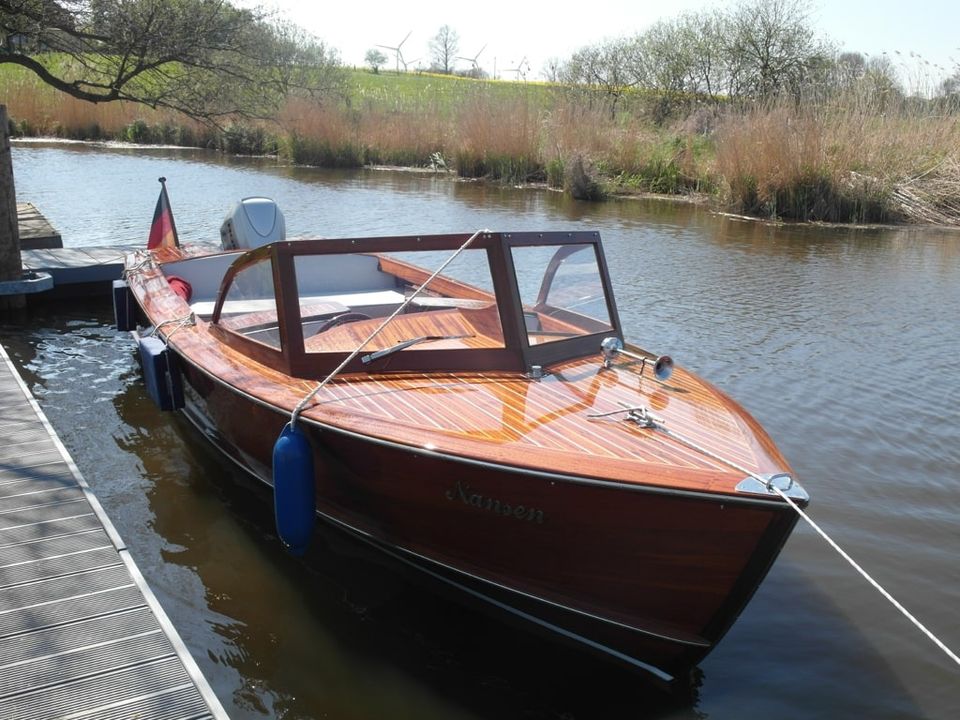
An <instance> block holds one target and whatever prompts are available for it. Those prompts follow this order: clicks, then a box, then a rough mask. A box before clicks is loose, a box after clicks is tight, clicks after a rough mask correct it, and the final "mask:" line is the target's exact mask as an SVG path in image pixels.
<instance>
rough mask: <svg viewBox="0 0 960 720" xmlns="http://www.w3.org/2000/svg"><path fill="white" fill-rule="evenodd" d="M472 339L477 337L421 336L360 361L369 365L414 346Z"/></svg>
mask: <svg viewBox="0 0 960 720" xmlns="http://www.w3.org/2000/svg"><path fill="white" fill-rule="evenodd" d="M470 337H476V335H420V336H419V337H415V338H410V339H408V340H401V341H400V342H398V343H397V344H396V345H391V346H390V347H388V348H384V349H383V350H377V351H376V352H372V353H370V354H368V355H364V356H362V357H361V358H360V361H361V362H362V363H363V364H364V365H367V364H369V363H372V362H373V361H374V360H379V359H380V358H382V357H386V356H387V355H393V353H395V352H399V351H401V350H406V349H407V348H408V347H410V346H412V345H417V344H419V343H422V342H431V341H433V340H460V339H461V338H470Z"/></svg>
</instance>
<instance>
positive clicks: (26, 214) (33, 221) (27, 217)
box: [17, 203, 63, 250]
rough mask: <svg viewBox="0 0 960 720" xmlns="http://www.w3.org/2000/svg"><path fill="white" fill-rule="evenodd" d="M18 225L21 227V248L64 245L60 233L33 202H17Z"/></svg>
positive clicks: (36, 248) (35, 248) (30, 248)
mask: <svg viewBox="0 0 960 720" xmlns="http://www.w3.org/2000/svg"><path fill="white" fill-rule="evenodd" d="M17 225H18V227H19V229H20V249H21V250H38V249H41V248H61V247H63V238H62V237H60V233H58V232H57V231H56V230H55V229H54V227H53V225H51V224H50V221H49V220H47V219H46V218H45V217H44V216H43V215H42V214H41V213H40V211H39V210H37V208H36V206H34V204H33V203H17Z"/></svg>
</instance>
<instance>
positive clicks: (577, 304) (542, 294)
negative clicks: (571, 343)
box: [511, 244, 613, 345]
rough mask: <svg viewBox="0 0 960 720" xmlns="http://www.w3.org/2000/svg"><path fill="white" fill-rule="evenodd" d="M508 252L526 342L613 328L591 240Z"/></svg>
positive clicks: (559, 338) (540, 342) (562, 337)
mask: <svg viewBox="0 0 960 720" xmlns="http://www.w3.org/2000/svg"><path fill="white" fill-rule="evenodd" d="M511 252H512V253H513V264H514V267H515V268H516V273H517V288H518V290H519V291H520V301H521V302H522V303H523V316H524V323H525V325H526V330H527V341H528V342H529V343H530V344H531V345H539V344H543V343H548V342H554V341H556V340H563V339H565V338H570V337H577V336H580V335H591V334H594V333H602V332H609V331H610V330H612V329H613V327H612V325H611V323H610V311H609V309H608V307H607V297H606V294H605V292H604V287H603V280H602V277H601V275H600V266H599V264H598V263H597V255H596V250H595V249H594V246H593V245H588V244H583V245H562V246H556V245H535V246H530V247H515V248H512V249H511Z"/></svg>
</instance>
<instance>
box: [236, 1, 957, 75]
mask: <svg viewBox="0 0 960 720" xmlns="http://www.w3.org/2000/svg"><path fill="white" fill-rule="evenodd" d="M354 3H355V4H354ZM242 4H248V5H249V4H254V3H253V2H245V3H242ZM256 4H260V5H262V6H264V7H267V8H274V9H276V10H277V11H278V12H279V14H280V16H281V17H284V18H286V19H288V20H292V21H293V22H295V23H296V24H298V25H300V26H301V27H303V28H304V29H306V30H307V31H308V32H310V33H311V34H313V35H315V36H317V37H319V38H320V39H321V40H323V41H324V42H325V43H327V44H328V45H330V46H332V47H334V48H336V49H337V50H339V52H340V55H341V59H342V60H343V61H344V62H345V63H346V64H348V65H356V66H362V65H364V64H365V63H364V55H365V54H366V52H367V50H369V49H370V48H372V47H374V46H376V45H387V46H391V47H396V46H397V45H398V44H399V43H400V42H401V41H403V40H404V38H405V37H406V36H407V34H408V33H409V37H407V39H406V42H405V43H404V44H403V47H402V50H401V52H402V54H403V57H404V59H405V60H406V61H407V63H408V67H409V68H410V69H411V70H413V69H414V68H415V67H416V66H417V65H420V66H421V67H424V68H425V67H427V66H428V65H429V64H430V51H429V48H428V43H429V41H430V39H431V38H432V37H433V36H435V35H436V34H437V31H438V30H439V28H440V27H441V26H442V25H449V26H450V27H451V28H452V29H453V30H455V31H456V32H457V34H458V35H459V40H460V42H459V52H458V55H461V56H463V57H467V58H472V57H474V56H476V55H477V53H478V52H479V53H480V55H479V57H478V59H477V61H478V63H479V65H480V67H482V68H483V69H484V70H485V71H486V72H487V73H488V74H490V75H493V74H494V70H496V74H497V76H500V77H503V78H508V79H512V78H515V77H516V76H517V72H516V71H515V68H517V67H518V66H519V65H520V64H521V63H522V61H523V60H524V59H525V58H526V60H527V61H528V62H529V64H530V72H529V73H527V79H529V80H539V79H543V78H542V75H541V71H542V69H543V68H544V67H545V66H546V63H547V61H548V60H549V59H550V58H559V59H561V60H563V59H566V58H569V57H570V55H572V54H573V53H574V52H575V51H576V50H578V49H579V48H581V47H584V46H586V45H591V44H594V43H597V42H600V41H602V40H604V39H607V38H614V37H620V36H624V35H633V34H635V33H638V32H641V31H642V30H644V29H645V28H647V27H649V26H650V25H652V24H653V23H655V22H656V21H657V20H659V19H661V18H669V17H674V16H676V15H678V14H680V13H682V12H685V11H703V10H709V9H712V8H729V7H732V6H733V4H734V3H733V2H732V0H731V1H730V2H724V1H723V0H712V1H711V0H670V2H652V1H650V0H633V1H632V2H631V1H629V0H587V1H586V2H576V0H574V1H573V2H569V1H568V2H567V3H564V4H561V3H560V2H539V1H536V0H509V1H505V0H474V1H472V2H463V1H462V0H461V1H460V2H456V0H441V1H437V0H416V1H411V2H403V1H402V0H393V1H390V2H384V1H383V0H363V1H361V2H356V0H353V1H352V2H351V1H347V2H343V0H340V1H338V2H333V3H329V2H328V3H321V2H317V1H316V0H260V2H259V3H256ZM808 7H809V10H810V19H811V24H812V25H813V27H814V28H815V30H816V31H817V32H818V35H819V36H820V37H822V38H824V39H830V40H832V41H833V42H834V43H835V44H837V45H838V46H839V47H840V48H841V49H842V50H847V51H857V52H863V53H866V54H868V56H873V55H881V54H882V53H884V52H886V53H888V55H889V57H890V58H891V59H892V60H893V61H894V63H895V64H896V65H898V66H900V69H901V75H903V76H905V78H906V79H907V81H911V80H913V79H915V78H916V77H917V76H921V79H923V78H930V77H931V76H932V77H933V78H934V79H935V80H937V79H942V77H945V76H946V75H949V74H952V73H953V72H957V71H960V2H958V0H913V2H908V1H907V0H810V1H809V2H808ZM381 50H382V52H383V53H384V54H385V55H387V56H388V57H389V58H390V59H389V61H388V64H387V66H388V67H391V68H392V67H394V66H395V54H394V52H393V51H392V50H387V49H383V48H381ZM481 51H482V52H481ZM911 53H913V55H911ZM916 55H919V56H920V58H919V59H918V58H917V57H916ZM927 63H929V64H927ZM938 66H939V67H938ZM457 67H458V68H462V69H467V68H469V67H470V62H469V61H464V60H460V61H459V62H458V64H457Z"/></svg>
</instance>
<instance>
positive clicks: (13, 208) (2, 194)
mask: <svg viewBox="0 0 960 720" xmlns="http://www.w3.org/2000/svg"><path fill="white" fill-rule="evenodd" d="M0 138H2V139H0V281H5V280H19V279H20V278H21V277H23V260H22V259H21V257H20V228H19V226H18V224H17V194H16V191H15V190H14V186H13V158H12V156H11V155H10V125H9V123H8V122H7V107H6V105H0ZM25 306H26V298H25V297H24V296H23V295H0V311H2V310H13V309H18V308H23V307H25Z"/></svg>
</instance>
